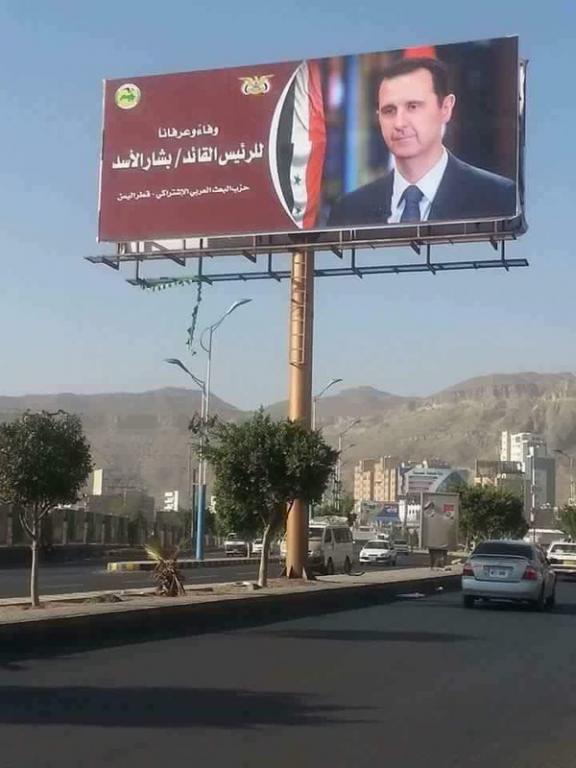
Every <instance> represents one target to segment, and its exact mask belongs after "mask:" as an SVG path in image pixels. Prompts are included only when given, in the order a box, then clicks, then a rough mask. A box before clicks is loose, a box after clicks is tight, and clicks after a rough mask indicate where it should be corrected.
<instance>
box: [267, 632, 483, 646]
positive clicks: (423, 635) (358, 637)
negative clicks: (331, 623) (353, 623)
mask: <svg viewBox="0 0 576 768" xmlns="http://www.w3.org/2000/svg"><path fill="white" fill-rule="evenodd" d="M259 634H260V635H262V634H266V635H268V636H269V637H287V638H292V639H294V640H336V641H340V642H367V643H460V642H464V641H466V640H474V639H475V638H473V637H469V636H468V635H457V634H455V633H453V632H408V631H397V632H394V631H389V632H385V631H381V630H375V629H373V630H360V631H357V630H349V629H297V630H290V629H287V630H283V629H279V630H277V631H274V630H271V631H270V632H266V633H262V632H260V633H259Z"/></svg>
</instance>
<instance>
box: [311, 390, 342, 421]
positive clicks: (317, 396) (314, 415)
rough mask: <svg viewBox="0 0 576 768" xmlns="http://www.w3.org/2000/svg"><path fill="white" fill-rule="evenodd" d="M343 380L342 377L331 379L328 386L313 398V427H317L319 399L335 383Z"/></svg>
mask: <svg viewBox="0 0 576 768" xmlns="http://www.w3.org/2000/svg"><path fill="white" fill-rule="evenodd" d="M341 381H342V379H330V381H329V382H328V384H326V386H325V387H324V388H323V389H321V390H320V392H318V394H317V395H314V397H313V398H312V429H316V408H317V407H318V400H320V398H321V397H322V395H323V394H324V393H325V392H327V391H328V390H329V389H330V387H333V386H334V384H338V383H339V382H341Z"/></svg>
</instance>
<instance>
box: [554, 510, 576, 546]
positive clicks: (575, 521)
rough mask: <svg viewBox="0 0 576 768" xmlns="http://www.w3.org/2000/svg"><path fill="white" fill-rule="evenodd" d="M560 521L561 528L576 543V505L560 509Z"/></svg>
mask: <svg viewBox="0 0 576 768" xmlns="http://www.w3.org/2000/svg"><path fill="white" fill-rule="evenodd" d="M558 519H559V523H560V528H561V529H562V530H563V531H564V533H565V534H566V535H567V536H569V537H570V539H572V541H576V505H574V504H565V505H564V506H563V507H562V508H561V509H560V512H559V515H558Z"/></svg>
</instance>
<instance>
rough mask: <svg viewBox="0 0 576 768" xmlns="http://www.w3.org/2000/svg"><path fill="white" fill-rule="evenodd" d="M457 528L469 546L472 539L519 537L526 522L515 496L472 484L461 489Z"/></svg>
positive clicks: (525, 527) (496, 489)
mask: <svg viewBox="0 0 576 768" xmlns="http://www.w3.org/2000/svg"><path fill="white" fill-rule="evenodd" d="M460 529H461V531H462V533H463V534H464V536H465V538H466V543H467V545H469V543H470V541H472V540H474V541H477V540H482V539H499V538H505V537H513V538H515V537H522V536H524V534H525V533H526V531H527V530H528V525H527V523H526V520H525V519H524V516H523V505H522V501H521V500H520V499H519V498H518V497H517V496H515V495H514V494H512V493H510V492H509V491H504V490H501V489H499V488H492V487H490V486H484V487H483V486H479V485H475V486H471V487H466V488H462V489H461V491H460Z"/></svg>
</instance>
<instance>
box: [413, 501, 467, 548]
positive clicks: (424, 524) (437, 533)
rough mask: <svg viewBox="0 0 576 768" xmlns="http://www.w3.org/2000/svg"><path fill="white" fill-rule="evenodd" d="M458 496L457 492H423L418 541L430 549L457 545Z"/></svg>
mask: <svg viewBox="0 0 576 768" xmlns="http://www.w3.org/2000/svg"><path fill="white" fill-rule="evenodd" d="M459 512H460V496H459V494H457V493H423V494H422V509H421V517H420V542H421V545H422V546H423V547H430V548H432V549H455V548H456V547H457V545H458V520H459Z"/></svg>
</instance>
